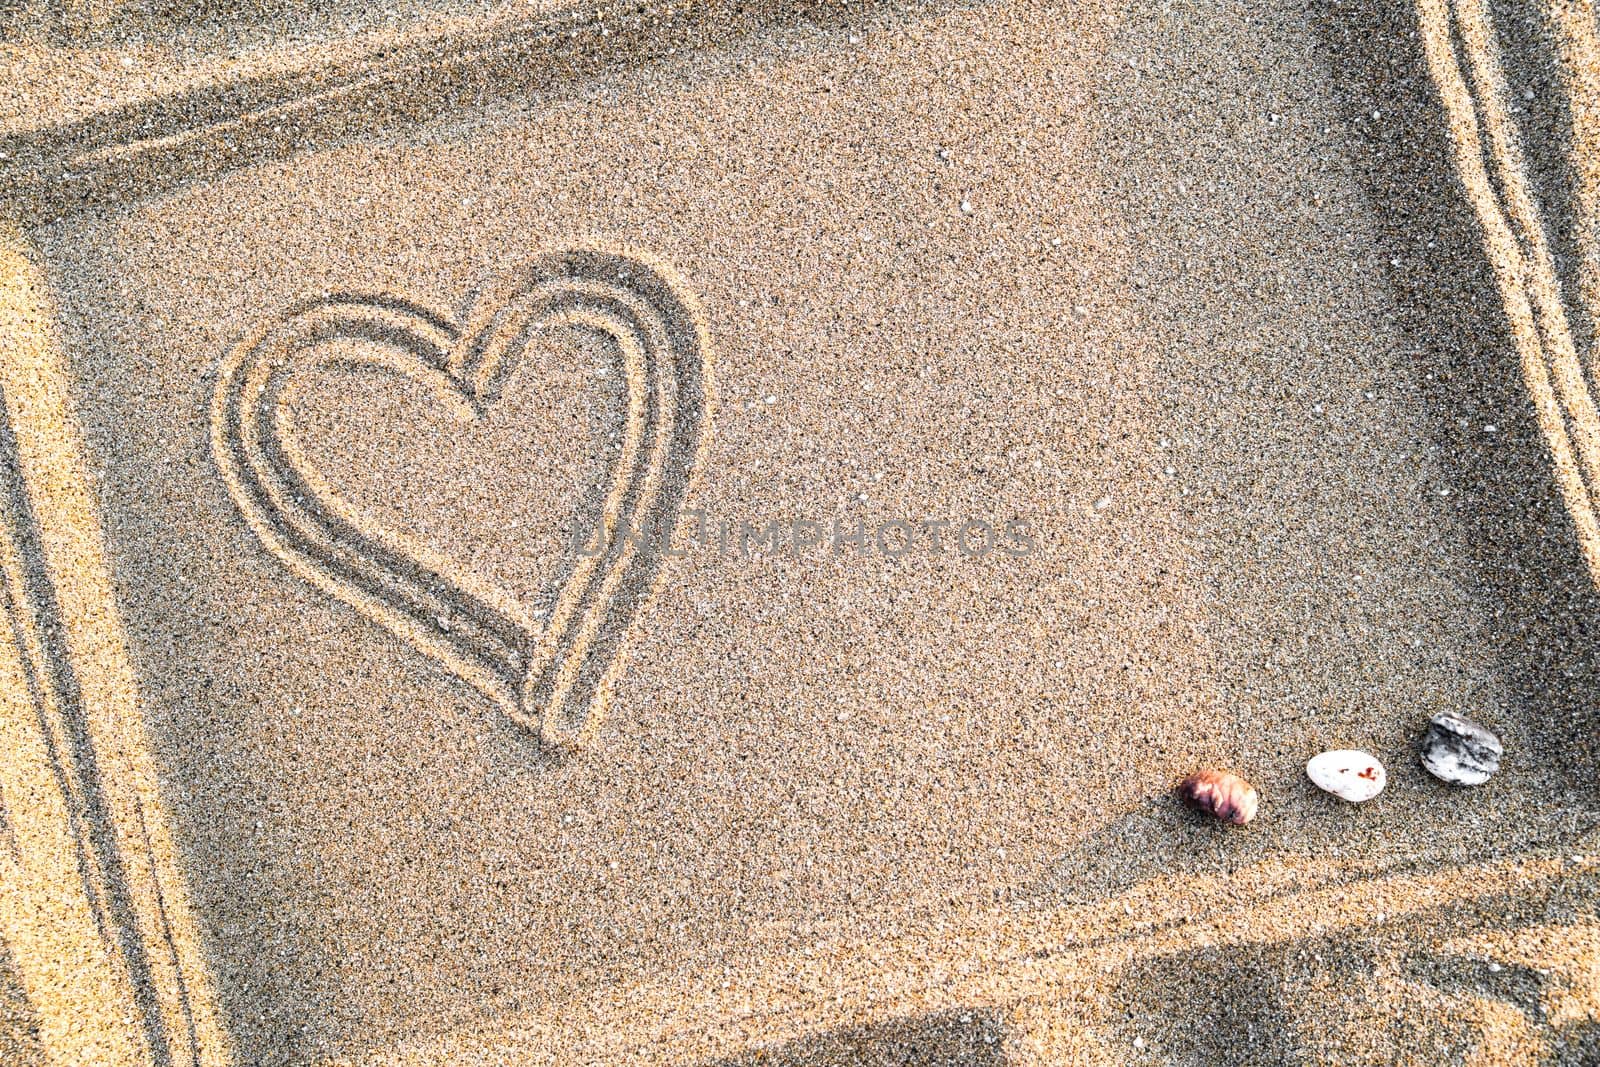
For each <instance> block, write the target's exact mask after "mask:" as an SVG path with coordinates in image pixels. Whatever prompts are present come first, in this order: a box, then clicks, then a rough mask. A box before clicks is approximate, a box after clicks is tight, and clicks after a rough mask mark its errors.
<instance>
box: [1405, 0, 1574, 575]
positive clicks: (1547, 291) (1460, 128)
mask: <svg viewBox="0 0 1600 1067" xmlns="http://www.w3.org/2000/svg"><path fill="white" fill-rule="evenodd" d="M1417 19H1418V23H1419V25H1420V28H1421V31H1422V41H1423V49H1424V52H1425V53H1426V56H1427V61H1428V68H1429V73H1430V75H1431V76H1432V78H1433V82H1434V86H1435V88H1436V90H1437V91H1438V93H1439V98H1440V102H1441V103H1442V104H1443V105H1444V109H1445V113H1446V116H1447V118H1448V126H1449V132H1450V137H1451V140H1452V141H1453V142H1454V145H1455V164H1456V172H1457V174H1458V175H1459V176H1460V178H1461V182H1462V185H1463V186H1464V188H1465V190H1466V194H1467V198H1468V200H1469V201H1470V202H1471V204H1472V207H1473V210H1474V212H1475V213H1476V214H1477V217H1478V221H1479V224H1480V225H1481V227H1482V229H1483V243H1484V252H1485V254H1486V256H1487V257H1488V260H1489V263H1490V265H1491V266H1492V268H1493V270H1494V275H1495V281H1496V283H1497V284H1498V286H1499V288H1500V293H1501V297H1502V300H1503V302H1504V305H1505V311H1506V316H1507V318H1508V319H1509V320H1510V326H1511V336H1512V339H1513V341H1514V342H1515V344H1516V346H1517V351H1518V354H1519V356H1520V358H1521V362H1522V373H1523V381H1524V382H1525V383H1526V384H1527V387H1528V392H1529V395H1530V397H1531V398H1532V400H1533V406H1534V411H1535V414H1536V417H1537V419H1538V422H1539V428H1540V430H1541V431H1542V432H1543V434H1544V438H1545V443H1546V445H1547V446H1548V448H1549V449H1550V453H1551V458H1552V460H1553V461H1554V473H1555V477H1556V482H1557V484H1558V485H1559V486H1560V489H1561V494H1562V497H1563V499H1564V501H1565V503H1566V507H1567V511H1568V513H1569V514H1570V515H1571V516H1572V521H1573V524H1574V526H1575V527H1576V531H1577V535H1578V544H1579V547H1580V549H1581V550H1582V552H1583V556H1584V560H1585V562H1586V563H1587V564H1588V567H1589V574H1590V577H1591V578H1593V579H1594V580H1595V581H1596V582H1597V583H1600V506H1597V502H1596V492H1597V486H1600V407H1597V405H1596V401H1595V397H1594V395H1593V393H1592V392H1591V390H1590V387H1589V383H1588V379H1587V377H1586V376H1585V374H1584V368H1583V364H1582V361H1581V360H1580V359H1579V358H1578V352H1577V348H1576V345H1575V343H1574V341H1573V335H1572V327H1571V322H1570V317H1569V311H1568V308H1567V307H1566V305H1565V304H1564V303H1563V299H1562V287H1561V283H1560V280H1559V278H1558V276H1557V273H1556V269H1555V262H1554V260H1553V258H1552V256H1551V252H1550V240H1549V237H1548V235H1547V234H1546V231H1545V227H1544V223H1543V220H1542V217H1541V214H1540V210H1539V206H1538V204H1537V202H1536V200H1535V198H1534V195H1533V193H1532V188H1531V183H1530V181H1529V179H1528V174H1527V163H1526V161H1525V159H1524V157H1523V152H1522V146H1521V144H1520V142H1519V140H1518V137H1517V130H1516V127H1515V125H1514V124H1513V122H1512V121H1511V119H1510V117H1509V115H1508V114H1507V110H1506V103H1505V101H1506V85H1505V74H1504V71H1503V70H1502V69H1501V63H1500V58H1499V49H1498V46H1497V45H1496V43H1495V42H1496V38H1495V33H1494V25H1493V22H1492V18H1491V15H1490V12H1489V9H1488V7H1487V5H1486V4H1485V3H1483V0H1454V2H1451V0H1418V3H1417ZM1458 50H1459V52H1460V54H1461V55H1462V56H1463V57H1464V58H1465V59H1466V61H1467V64H1468V67H1469V70H1470V82H1469V75H1468V74H1466V73H1464V72H1463V71H1462V69H1461V67H1460V65H1459V64H1458V63H1457V60H1456V53H1457V51H1458ZM1486 160H1487V161H1488V162H1487V163H1486V162H1485V161H1486ZM1491 166H1492V168H1493V173H1492V174H1491V172H1490V171H1491ZM1496 185H1498V187H1499V189H1501V190H1503V191H1504V194H1503V196H1502V195H1501V194H1500V193H1497V192H1496Z"/></svg>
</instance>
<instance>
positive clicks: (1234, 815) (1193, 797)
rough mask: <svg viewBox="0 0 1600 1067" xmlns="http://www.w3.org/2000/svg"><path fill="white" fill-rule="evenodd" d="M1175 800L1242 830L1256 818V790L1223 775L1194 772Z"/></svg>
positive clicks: (1179, 789)
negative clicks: (1179, 800) (1177, 799)
mask: <svg viewBox="0 0 1600 1067" xmlns="http://www.w3.org/2000/svg"><path fill="white" fill-rule="evenodd" d="M1178 796H1180V797H1182V798H1183V802H1184V803H1185V804H1187V805H1188V806H1189V807H1191V808H1193V809H1195V810H1196V811H1200V812H1204V813H1205V814H1207V815H1211V816H1214V817H1216V818H1218V819H1221V820H1222V821H1223V822H1230V823H1233V824H1234V825H1235V826H1243V825H1244V824H1245V823H1247V822H1249V821H1250V820H1251V819H1253V818H1255V817H1256V808H1257V807H1258V806H1259V805H1260V803H1261V796H1260V794H1258V793H1257V792H1256V787H1255V786H1253V785H1251V784H1250V783H1249V782H1247V781H1245V780H1244V779H1243V778H1240V777H1239V776H1238V775H1237V774H1230V773H1229V772H1227V771H1196V772H1195V773H1193V774H1191V775H1189V777H1187V778H1185V779H1184V780H1183V782H1182V783H1181V784H1180V785H1179V786H1178Z"/></svg>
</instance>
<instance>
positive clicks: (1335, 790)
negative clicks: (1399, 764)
mask: <svg viewBox="0 0 1600 1067" xmlns="http://www.w3.org/2000/svg"><path fill="white" fill-rule="evenodd" d="M1306 777H1307V778H1310V779H1311V784H1312V785H1314V786H1316V787H1317V788H1318V789H1321V790H1323V791H1324V792H1327V793H1332V794H1333V795H1334V796H1336V797H1338V798H1339V799H1340V800H1348V801H1349V802H1350V803H1352V804H1360V803H1362V802H1363V801H1367V800H1371V799H1372V798H1373V797H1375V796H1377V795H1378V794H1379V793H1381V792H1383V787H1384V786H1385V785H1386V784H1387V783H1388V781H1389V774H1388V772H1387V771H1385V770H1384V769H1383V764H1381V763H1379V762H1378V760H1377V757H1375V756H1373V755H1372V754H1371V753H1369V752H1362V751H1361V750H1359V749H1353V748H1336V749H1334V750H1332V751H1331V752H1324V753H1322V754H1321V755H1318V756H1313V757H1311V760H1310V762H1308V763H1307V764H1306Z"/></svg>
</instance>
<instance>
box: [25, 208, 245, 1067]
mask: <svg viewBox="0 0 1600 1067" xmlns="http://www.w3.org/2000/svg"><path fill="white" fill-rule="evenodd" d="M36 262H37V257H36V254H35V252H34V250H33V249H31V248H30V247H29V245H28V244H27V243H26V241H25V239H24V238H23V237H22V236H21V235H20V234H19V233H18V232H17V231H16V230H15V229H14V228H12V227H9V226H8V227H6V228H5V229H4V230H3V232H0V293H3V295H0V338H3V339H4V340H3V344H4V349H3V350H0V390H3V393H4V396H5V401H6V409H7V414H8V416H9V418H10V423H11V430H12V433H13V435H14V441H15V448H16V457H15V458H16V464H17V468H18V473H19V475H20V478H21V481H22V487H21V489H22V492H21V494H20V495H21V498H20V499H13V500H7V501H6V502H5V503H6V505H7V507H6V514H5V515H4V518H5V520H6V521H5V523H4V531H3V532H4V537H3V538H0V548H3V563H4V572H5V579H6V582H5V584H6V587H7V588H6V593H7V596H6V604H5V607H6V614H7V622H8V623H9V625H8V626H7V628H6V629H5V631H4V632H3V633H0V674H3V676H4V677H6V678H7V679H8V680H9V682H10V683H12V684H7V685H5V686H3V687H0V692H3V693H4V696H3V697H0V739H3V741H4V742H5V747H4V750H3V753H0V756H3V758H0V790H3V791H4V797H5V801H6V808H7V810H8V812H9V813H10V816H11V818H12V820H13V821H14V826H13V838H14V840H15V841H16V843H17V851H16V854H15V855H13V856H10V857H5V858H4V859H3V860H0V870H3V871H4V873H5V875H6V878H5V882H6V885H7V893H6V898H5V901H4V905H3V906H0V929H3V931H4V934H5V937H6V940H7V943H8V944H9V945H10V946H11V948H12V950H13V953H14V955H15V959H16V964H17V969H18V971H19V973H20V976H21V980H22V984H23V987H24V989H25V990H26V992H27V994H28V998H29V1000H30V1001H31V1002H32V1004H33V1005H34V1007H35V1009H36V1010H37V1011H38V1013H39V1018H40V1022H41V1029H42V1031H43V1033H42V1038H43V1044H44V1047H45V1048H46V1049H47V1051H48V1055H49V1056H50V1057H51V1060H52V1062H57V1063H61V1064H71V1065H82V1064H91V1063H93V1064H102V1063H104V1064H118V1065H120V1064H134V1063H156V1062H167V1063H173V1064H181V1065H195V1067H200V1065H220V1064H224V1063H227V1062H229V1058H230V1057H229V1053H228V1050H227V1044H226V1041H225V1039H224V1036H223V1031H222V1027H221V1025H220V1022H219V1020H218V1016H217V1011H216V1007H215V1004H214V1001H213V998H212V991H211V982H210V979H209V977H208V975H207V971H206V967H205V966H204V964H203V962H202V959H203V957H202V954H201V950H200V947H199V946H200V942H199V937H198V934H197V932H196V930H195V927H194V924H193V920H192V917H191V913H190V907H189V903H188V893H187V890H186V889H185V887H184V882H183V879H182V877H180V875H179V873H178V872H179V869H180V868H179V862H178V854H177V851H176V848H175V847H174V845H173V842H172V839H171V837H170V835H169V833H168V830H167V824H166V816H165V814H164V812H163V808H162V805H161V800H160V795H159V791H158V788H157V779H156V775H155V770H154V765H153V762H152V760H151V757H150V753H149V750H148V748H147V745H146V738H145V733H144V723H143V719H142V717H141V714H140V706H139V695H138V688H137V685H136V682H135V679H134V674H133V670H132V667H131V664H130V661H129V659H128V652H127V642H126V638H125V635H124V633H123V630H122V625H121V621H120V618H119V615H118V613H117V611H116V608H115V599H114V597H113V591H112V583H111V575H110V571H109V568H108V566H107V564H106V561H105V558H104V554H103V550H102V546H103V538H102V535H101V532H100V527H99V522H98V519H97V517H96V510H95V504H94V497H93V494H92V493H91V491H90V489H89V486H88V484H87V480H86V478H85V477H84V472H85V471H86V470H87V466H86V464H85V462H84V450H83V443H82V439H81V435H80V432H79V430H78V427H77V422H76V419H75V418H74V416H73V413H72V411H71V407H70V404H69V401H68V388H67V376H66V373H65V368H64V366H63V361H62V359H61V353H60V350H59V347H58V343H57V340H56V338H55V333H54V308H53V307H52V306H51V305H50V302H49V300H48V297H47V296H46V294H47V292H48V290H47V287H46V284H45V282H44V279H43V277H42V273H41V271H40V270H39V268H38V267H37V266H36ZM30 540H31V541H32V542H33V543H32V544H31V545H30V546H29V547H30V548H31V549H32V550H33V551H32V553H28V554H27V555H29V556H35V555H36V557H37V558H25V554H24V551H23V544H24V543H25V542H26V541H30ZM29 564H31V565H33V566H35V567H38V568H40V569H42V571H43V582H44V583H47V585H48V589H46V590H41V589H39V588H38V586H39V585H40V584H41V582H40V580H39V579H38V578H32V580H30V576H28V575H26V574H25V572H24V567H25V566H27V565H29ZM49 600H53V603H49V602H48V601H49ZM58 650H59V655H58ZM60 656H64V657H65V659H66V661H67V662H65V663H62V662H59V658H60ZM30 668H31V671H30ZM29 673H32V674H33V677H32V679H31V682H32V684H31V685H30V684H29V683H30V679H29V678H28V677H27V676H28V674H29ZM13 887H14V888H13ZM152 1002H153V1003H152Z"/></svg>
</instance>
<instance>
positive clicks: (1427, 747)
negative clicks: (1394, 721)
mask: <svg viewBox="0 0 1600 1067" xmlns="http://www.w3.org/2000/svg"><path fill="white" fill-rule="evenodd" d="M1504 753H1505V748H1504V746H1502V745H1501V744H1500V739H1499V738H1498V737H1496V736H1495V735H1494V733H1493V731H1491V730H1489V729H1488V728H1487V727H1483V726H1479V725H1478V724H1477V723H1475V722H1473V721H1472V720H1471V719H1465V718H1462V717H1461V716H1460V715H1457V714H1455V713H1454V712H1450V711H1442V712H1440V713H1439V714H1437V715H1435V716H1434V717H1433V721H1432V722H1431V723H1430V724H1429V725H1428V734H1427V736H1426V737H1424V738H1423V739H1422V765H1423V766H1424V767H1426V768H1427V769H1428V773H1429V774H1431V775H1433V776H1434V777H1435V778H1439V779H1442V780H1444V781H1446V782H1450V783H1451V784H1452V785H1482V784H1483V783H1484V782H1487V781H1488V780H1489V776H1490V775H1492V774H1494V772H1495V771H1497V770H1499V769H1500V757H1501V756H1502V755H1503V754H1504Z"/></svg>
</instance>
